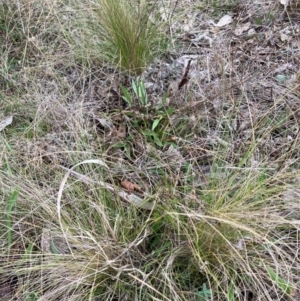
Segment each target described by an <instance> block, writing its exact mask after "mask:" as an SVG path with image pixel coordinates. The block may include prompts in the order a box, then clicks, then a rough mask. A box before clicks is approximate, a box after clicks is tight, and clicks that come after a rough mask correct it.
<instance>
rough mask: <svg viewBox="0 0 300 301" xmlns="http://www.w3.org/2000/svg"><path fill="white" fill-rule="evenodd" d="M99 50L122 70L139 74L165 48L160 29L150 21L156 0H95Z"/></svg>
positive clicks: (157, 24)
mask: <svg viewBox="0 0 300 301" xmlns="http://www.w3.org/2000/svg"><path fill="white" fill-rule="evenodd" d="M96 2H97V4H98V5H99V7H96V8H95V12H96V20H95V21H96V22H97V21H98V22H99V27H98V28H99V33H98V34H99V42H98V45H99V52H101V55H104V58H105V59H106V61H108V62H109V63H114V64H115V65H116V66H117V67H119V68H120V69H121V70H122V71H127V72H129V73H130V74H133V75H139V74H141V73H142V72H143V70H144V69H145V67H147V66H148V65H149V63H151V62H152V60H153V59H154V58H155V57H157V56H158V55H159V54H160V53H161V52H162V50H163V49H164V47H165V43H164V38H163V34H162V31H161V28H160V25H161V21H159V20H156V19H155V20H154V19H153V16H154V13H155V12H156V10H157V7H156V6H157V1H155V2H154V3H153V4H148V3H146V1H132V0H131V1H125V0H116V1H109V0H97V1H96Z"/></svg>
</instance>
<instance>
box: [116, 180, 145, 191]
mask: <svg viewBox="0 0 300 301" xmlns="http://www.w3.org/2000/svg"><path fill="white" fill-rule="evenodd" d="M120 184H121V186H122V187H123V188H124V189H125V190H127V191H128V192H133V191H139V192H142V188H141V187H140V186H138V185H136V184H134V183H132V182H130V181H121V182H120Z"/></svg>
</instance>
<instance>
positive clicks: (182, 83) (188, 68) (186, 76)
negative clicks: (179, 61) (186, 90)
mask: <svg viewBox="0 0 300 301" xmlns="http://www.w3.org/2000/svg"><path fill="white" fill-rule="evenodd" d="M191 61H192V60H191V59H190V60H189V61H188V63H187V66H186V68H185V70H184V73H183V76H182V78H181V81H180V82H179V83H178V90H180V89H181V88H182V87H183V86H184V85H186V84H187V82H188V81H189V76H188V75H189V71H190V66H191Z"/></svg>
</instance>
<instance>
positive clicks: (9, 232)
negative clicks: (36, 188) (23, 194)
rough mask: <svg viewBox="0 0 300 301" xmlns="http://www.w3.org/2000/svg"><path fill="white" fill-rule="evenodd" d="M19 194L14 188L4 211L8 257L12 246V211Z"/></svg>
mask: <svg viewBox="0 0 300 301" xmlns="http://www.w3.org/2000/svg"><path fill="white" fill-rule="evenodd" d="M18 194H19V190H18V188H15V190H14V191H13V193H12V194H11V196H10V199H9V200H8V204H7V209H6V227H7V229H8V230H7V244H8V250H7V251H8V255H9V254H10V249H11V245H12V214H11V212H12V209H13V207H14V205H15V203H16V201H17V198H18Z"/></svg>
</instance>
